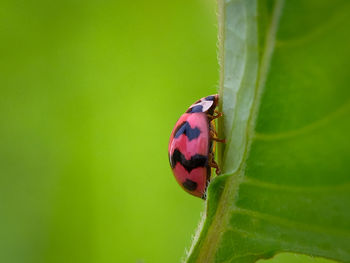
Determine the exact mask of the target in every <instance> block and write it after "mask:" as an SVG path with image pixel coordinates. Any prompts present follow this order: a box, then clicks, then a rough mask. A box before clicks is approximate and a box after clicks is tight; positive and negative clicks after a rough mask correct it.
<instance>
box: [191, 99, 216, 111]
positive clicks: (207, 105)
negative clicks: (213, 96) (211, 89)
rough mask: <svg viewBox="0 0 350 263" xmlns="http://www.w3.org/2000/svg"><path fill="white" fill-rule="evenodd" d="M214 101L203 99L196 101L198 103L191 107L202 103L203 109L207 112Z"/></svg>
mask: <svg viewBox="0 0 350 263" xmlns="http://www.w3.org/2000/svg"><path fill="white" fill-rule="evenodd" d="M213 103H214V102H213V101H212V100H204V99H203V100H201V101H200V102H198V103H196V104H193V105H192V106H191V108H193V107H195V106H198V105H201V106H202V107H203V109H202V112H206V111H207V110H209V109H210V107H211V106H212V105H213Z"/></svg>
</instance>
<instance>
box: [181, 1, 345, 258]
mask: <svg viewBox="0 0 350 263" xmlns="http://www.w3.org/2000/svg"><path fill="white" fill-rule="evenodd" d="M349 15H350V4H349V2H348V1H345V0H335V1H316V0H309V1H303V0H293V1H283V0H275V1H268V0H264V1H258V0H236V1H234V0H231V1H230V0H228V1H223V0H219V39H220V55H219V60H220V65H221V80H220V95H221V98H223V99H222V105H221V107H222V110H223V112H224V114H225V115H224V116H225V118H224V120H223V121H222V122H221V123H219V128H220V133H221V135H222V136H225V137H226V140H227V144H226V146H225V147H223V148H221V149H219V150H220V153H219V161H220V164H221V167H222V168H223V172H224V175H222V176H220V177H217V178H215V179H214V180H213V181H212V183H211V184H210V187H209V189H208V201H207V211H206V215H205V221H204V224H203V226H202V227H201V229H200V232H199V233H200V234H199V236H198V237H197V238H196V239H195V240H194V244H193V247H192V248H191V250H190V253H189V256H188V259H187V262H255V261H256V260H258V259H260V258H269V257H272V256H273V255H274V254H276V253H278V252H282V251H285V252H286V251H287V252H295V253H302V254H307V255H312V256H321V257H326V258H330V259H334V260H339V261H344V262H349V261H350V209H349V208H350V169H349V164H350V88H349V83H350V74H349V68H350V67H349V66H350V63H349V61H350V49H349V47H350V37H349V33H348V31H349V27H350V20H349V19H348V17H349Z"/></svg>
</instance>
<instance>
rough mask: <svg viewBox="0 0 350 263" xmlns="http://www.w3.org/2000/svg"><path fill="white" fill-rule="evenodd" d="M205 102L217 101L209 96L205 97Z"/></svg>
mask: <svg viewBox="0 0 350 263" xmlns="http://www.w3.org/2000/svg"><path fill="white" fill-rule="evenodd" d="M205 100H212V101H214V100H215V96H208V97H205Z"/></svg>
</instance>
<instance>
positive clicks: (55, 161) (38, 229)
mask: <svg viewBox="0 0 350 263" xmlns="http://www.w3.org/2000/svg"><path fill="white" fill-rule="evenodd" d="M1 6H2V7H1V9H0V61H1V62H0V90H1V94H0V123H1V127H0V149H1V150H0V214H1V215H0V261H1V262H6V263H16V262H20V263H23V262H35V263H39V262H60V263H62V262H74V263H76V262H179V261H180V259H181V258H182V257H183V256H184V255H185V248H186V247H187V248H188V247H189V246H190V243H191V236H192V235H193V234H194V231H195V229H196V226H197V224H198V222H199V220H200V213H201V211H202V210H203V207H204V203H203V201H202V200H201V199H199V198H194V197H192V196H190V195H188V194H186V193H185V192H184V191H183V190H182V189H181V188H180V187H179V186H178V185H177V183H176V182H175V180H174V178H173V175H172V173H171V170H170V166H169V163H168V155H167V147H168V139H169V136H170V132H171V130H172V128H173V125H174V124H175V122H176V120H177V118H179V116H180V115H181V114H182V113H183V112H184V111H185V110H186V109H187V107H188V106H189V105H190V104H192V103H193V102H194V101H196V100H197V99H199V98H200V97H203V96H206V95H208V94H212V93H216V86H217V81H218V66H217V59H216V42H217V37H216V34H217V26H216V13H215V12H216V3H215V1H214V0H195V1H193V0H191V1H184V0H181V1H93V0H88V1H86V0H85V1H75V0H64V1H62V0H60V1H21V0H5V1H2V3H1Z"/></svg>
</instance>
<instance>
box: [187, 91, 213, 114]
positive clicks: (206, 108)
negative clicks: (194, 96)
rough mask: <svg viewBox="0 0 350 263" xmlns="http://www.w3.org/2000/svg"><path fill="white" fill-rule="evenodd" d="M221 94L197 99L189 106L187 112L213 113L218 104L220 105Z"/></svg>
mask: <svg viewBox="0 0 350 263" xmlns="http://www.w3.org/2000/svg"><path fill="white" fill-rule="evenodd" d="M218 101H219V96H218V95H217V94H215V95H210V96H207V97H204V98H201V99H200V100H198V101H196V102H195V103H194V104H192V105H191V107H189V108H188V110H187V111H186V113H196V112H204V113H209V114H213V113H214V110H215V108H216V106H217V105H218Z"/></svg>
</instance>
